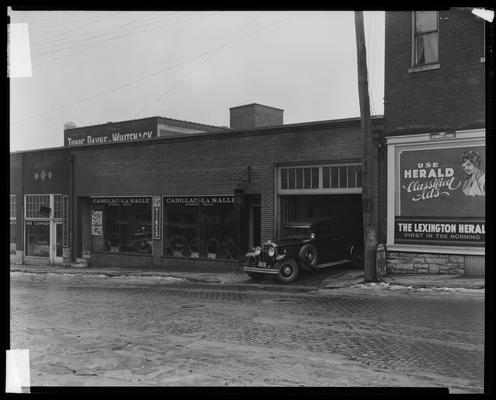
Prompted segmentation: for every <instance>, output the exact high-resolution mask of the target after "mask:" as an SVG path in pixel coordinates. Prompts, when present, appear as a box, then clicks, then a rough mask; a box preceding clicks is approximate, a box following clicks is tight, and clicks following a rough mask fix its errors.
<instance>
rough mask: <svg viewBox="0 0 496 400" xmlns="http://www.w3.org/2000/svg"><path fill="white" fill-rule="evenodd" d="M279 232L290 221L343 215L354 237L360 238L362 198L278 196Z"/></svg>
mask: <svg viewBox="0 0 496 400" xmlns="http://www.w3.org/2000/svg"><path fill="white" fill-rule="evenodd" d="M279 200H280V208H279V210H280V213H279V221H280V225H279V232H281V230H282V228H283V227H284V226H285V225H286V223H288V222H291V221H304V220H307V219H309V218H323V217H329V216H334V215H344V216H346V220H347V221H349V223H350V225H351V226H352V227H353V230H354V236H355V235H356V236H357V237H360V236H362V232H363V219H362V196H361V195H359V194H335V195H332V194H331V195H300V196H298V195H296V196H280V198H279Z"/></svg>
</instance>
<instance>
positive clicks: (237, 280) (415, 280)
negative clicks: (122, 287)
mask: <svg viewBox="0 0 496 400" xmlns="http://www.w3.org/2000/svg"><path fill="white" fill-rule="evenodd" d="M10 271H11V272H27V273H52V274H79V275H104V276H110V277H116V276H129V277H172V278H179V279H185V280H188V281H192V282H203V283H217V284H233V285H236V284H250V285H253V284H259V285H276V286H283V287H285V288H288V289H289V288H292V289H299V288H300V289H301V288H306V289H339V288H353V287H363V286H364V285H365V286H367V285H368V286H369V287H372V288H373V287H377V288H387V287H405V288H413V289H421V288H426V289H428V288H431V289H439V288H447V289H455V290H456V289H484V288H485V279H484V277H483V276H474V277H470V276H460V275H441V274H422V275H419V274H417V275H413V274H412V275H410V274H389V275H388V276H386V277H385V278H384V279H383V280H382V282H380V283H377V284H374V283H372V284H364V280H363V271H361V270H356V269H355V270H350V271H346V272H340V273H338V274H332V275H329V276H327V277H324V278H322V279H319V280H315V279H314V280H311V281H310V282H305V280H304V279H302V280H300V281H296V282H294V283H292V284H290V285H281V284H278V283H276V282H274V281H273V280H271V279H267V280H266V281H262V282H255V281H253V280H252V279H251V278H249V277H248V276H247V275H246V274H245V273H244V271H243V269H242V268H241V267H239V268H236V269H233V270H232V271H231V272H226V271H212V270H207V269H203V270H197V271H196V270H195V271H192V270H188V271H184V270H171V269H164V268H160V267H157V268H139V267H137V268H128V267H126V268H111V267H100V268H96V267H86V268H74V267H64V266H38V265H15V264H11V265H10ZM310 276H311V273H310Z"/></svg>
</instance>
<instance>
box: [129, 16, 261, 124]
mask: <svg viewBox="0 0 496 400" xmlns="http://www.w3.org/2000/svg"><path fill="white" fill-rule="evenodd" d="M259 16H260V13H259V14H257V15H256V16H255V17H254V18H253V19H252V20H250V22H248V23H247V24H246V25H244V26H243V27H242V28H241V29H240V30H239V31H237V32H236V33H235V34H234V35H233V36H231V37H230V38H229V39H228V40H227V41H226V42H225V43H224V44H223V45H222V46H220V47H218V48H217V50H216V51H215V52H213V53H212V54H210V55H209V56H208V57H207V58H206V59H205V60H203V61H202V62H201V63H200V64H199V65H198V66H197V67H195V68H193V69H192V70H191V71H189V72H188V73H187V74H186V75H184V76H183V77H182V78H181V79H179V80H178V81H177V82H176V83H175V84H174V85H172V86H171V87H170V88H168V89H167V90H166V91H165V92H164V93H162V94H161V95H160V96H158V97H157V98H156V99H155V100H154V101H152V102H151V103H150V104H148V105H147V106H145V107H144V108H142V109H141V110H140V111H138V113H136V114H135V115H134V116H133V118H136V117H137V116H138V115H139V114H141V113H142V112H143V111H145V110H146V109H147V108H148V107H150V106H152V105H153V104H155V103H157V102H158V101H159V100H160V99H162V97H164V96H165V95H166V94H167V93H169V92H171V91H172V90H173V89H175V88H176V87H177V86H178V85H179V84H180V83H181V82H183V81H184V80H185V79H186V78H187V77H188V76H190V75H191V74H193V73H194V72H195V71H196V70H198V69H199V68H201V67H202V66H203V65H204V64H205V63H206V62H207V61H208V60H210V59H211V58H212V57H214V56H215V55H216V54H217V53H218V52H219V51H220V50H222V49H223V48H224V47H225V46H227V45H228V44H229V42H231V41H232V40H233V39H234V38H235V37H236V36H238V35H239V34H240V33H241V32H242V31H244V30H245V29H246V27H247V26H248V25H250V24H251V23H252V22H254V21H255V20H256V19H257V18H258V17H259Z"/></svg>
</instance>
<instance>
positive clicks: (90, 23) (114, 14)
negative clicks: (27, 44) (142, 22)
mask: <svg viewBox="0 0 496 400" xmlns="http://www.w3.org/2000/svg"><path fill="white" fill-rule="evenodd" d="M117 14H120V11H118V12H115V13H113V14H110V15H105V16H104V17H102V18H100V19H96V20H93V21H90V22H88V23H86V24H83V25H79V26H76V27H75V28H73V29H69V30H68V31H64V32H59V33H57V34H56V35H53V36H49V37H47V38H43V40H40V41H38V42H32V43H31V45H32V46H33V45H36V44H37V43H42V42H46V41H47V40H50V39H52V38H55V37H58V36H60V35H65V34H66V33H69V32H73V31H76V30H78V29H81V28H84V27H85V26H89V25H92V24H94V23H96V22H100V21H103V20H104V19H108V18H112V17H114V16H116V15H117Z"/></svg>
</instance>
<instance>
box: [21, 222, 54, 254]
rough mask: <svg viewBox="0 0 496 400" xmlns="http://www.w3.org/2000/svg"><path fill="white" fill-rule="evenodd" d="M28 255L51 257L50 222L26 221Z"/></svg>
mask: <svg viewBox="0 0 496 400" xmlns="http://www.w3.org/2000/svg"><path fill="white" fill-rule="evenodd" d="M26 255H27V256H35V257H49V256H50V222H49V221H26Z"/></svg>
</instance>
